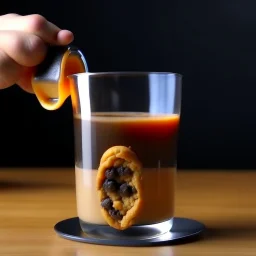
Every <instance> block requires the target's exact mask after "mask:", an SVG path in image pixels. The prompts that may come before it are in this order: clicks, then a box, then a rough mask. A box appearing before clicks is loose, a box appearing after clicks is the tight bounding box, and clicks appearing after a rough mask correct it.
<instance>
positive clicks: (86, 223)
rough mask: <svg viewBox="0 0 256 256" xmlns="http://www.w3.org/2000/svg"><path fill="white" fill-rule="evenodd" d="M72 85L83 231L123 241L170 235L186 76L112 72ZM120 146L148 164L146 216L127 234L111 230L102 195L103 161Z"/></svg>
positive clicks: (73, 79) (74, 78)
mask: <svg viewBox="0 0 256 256" xmlns="http://www.w3.org/2000/svg"><path fill="white" fill-rule="evenodd" d="M69 79H70V92H71V98H72V106H73V113H74V133H75V134H74V137H75V175H76V200H77V214H78V217H79V220H80V225H81V228H82V230H83V231H84V232H86V233H87V234H91V235H100V234H104V235H108V236H109V237H113V238H118V239H130V238H131V239H134V238H138V239H147V238H152V237H156V236H158V235H161V234H163V233H165V232H168V231H169V230H170V229H171V227H172V223H173V217H174V203H175V201H174V199H175V174H176V152H177V137H178V130H179V119H180V108H181V80H182V78H181V75H179V74H174V73H147V72H112V73H111V72H109V73H81V74H75V75H71V76H69ZM114 146H125V147H128V148H131V149H132V150H133V151H134V152H135V153H136V155H137V157H138V159H139V161H140V162H141V164H142V172H141V177H142V179H141V180H140V182H141V191H142V193H141V202H142V206H141V211H140V213H139V214H138V216H136V220H135V223H134V224H133V225H132V226H131V227H129V228H128V229H125V230H117V229H115V228H112V227H110V226H109V225H108V224H107V222H106V220H105V218H104V216H103V215H102V211H101V207H102V206H101V201H100V199H99V192H98V191H97V189H96V187H97V184H96V183H97V170H98V168H99V166H100V161H101V157H102V155H103V154H104V152H106V150H108V149H109V148H111V147H114ZM116 193H117V194H118V191H117V192H116ZM134 193H136V191H135V192H134ZM117 200H120V201H122V200H123V199H122V198H121V199H120V198H119V199H117Z"/></svg>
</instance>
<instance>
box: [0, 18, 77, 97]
mask: <svg viewBox="0 0 256 256" xmlns="http://www.w3.org/2000/svg"><path fill="white" fill-rule="evenodd" d="M72 41H73V34H72V32H70V31H68V30H61V29H60V28H59V27H57V26H56V25H54V24H53V23H51V22H49V21H47V20H46V19H45V18H44V17H43V16H41V15H38V14H32V15H26V16H21V15H18V14H6V15H2V16H0V89H3V88H6V87H9V86H11V85H13V84H17V85H19V86H20V87H21V88H22V89H24V90H25V91H27V92H31V93H32V92H33V90H32V86H31V77H32V74H33V72H34V70H35V66H37V65H38V64H39V63H41V62H42V61H43V59H44V57H45V55H46V53H47V45H67V44H69V43H71V42H72Z"/></svg>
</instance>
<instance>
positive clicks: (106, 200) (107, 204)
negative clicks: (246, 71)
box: [101, 197, 113, 210]
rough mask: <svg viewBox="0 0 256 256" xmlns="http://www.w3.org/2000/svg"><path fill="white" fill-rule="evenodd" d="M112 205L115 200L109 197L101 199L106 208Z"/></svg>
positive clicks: (108, 208)
mask: <svg viewBox="0 0 256 256" xmlns="http://www.w3.org/2000/svg"><path fill="white" fill-rule="evenodd" d="M112 205H113V202H112V200H111V199H110V198H109V197H107V198H105V199H104V200H102V201H101V206H102V207H103V208H104V209H106V210H110V209H111V208H112Z"/></svg>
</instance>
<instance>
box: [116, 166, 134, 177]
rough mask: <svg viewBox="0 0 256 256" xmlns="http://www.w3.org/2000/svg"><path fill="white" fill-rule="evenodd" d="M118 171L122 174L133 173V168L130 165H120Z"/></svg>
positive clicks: (128, 174)
mask: <svg viewBox="0 0 256 256" xmlns="http://www.w3.org/2000/svg"><path fill="white" fill-rule="evenodd" d="M117 172H118V174H119V175H120V176H130V175H132V170H131V169H130V168H129V167H123V166H120V167H118V169H117Z"/></svg>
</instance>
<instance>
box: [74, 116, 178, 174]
mask: <svg viewBox="0 0 256 256" xmlns="http://www.w3.org/2000/svg"><path fill="white" fill-rule="evenodd" d="M74 128H75V151H76V166H77V167H79V168H84V169H97V168H98V166H99V162H100V158H101V156H102V155H103V153H104V152H105V151H106V150H107V149H108V148H110V147H112V146H117V145H122V146H127V147H129V146H130V147H131V149H132V150H133V151H134V152H136V154H137V155H138V158H139V159H140V161H141V162H142V164H143V167H144V168H161V167H173V166H175V165H176V147H177V145H176V144H177V136H178V128H179V116H178V115H169V116H155V117H153V116H149V115H146V114H145V115H138V114H137V113H136V115H133V114H132V113H130V114H122V115H121V114H118V113H116V114H115V113H111V114H102V115H95V116H92V118H91V120H83V119H81V118H80V117H79V116H75V117H74Z"/></svg>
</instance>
